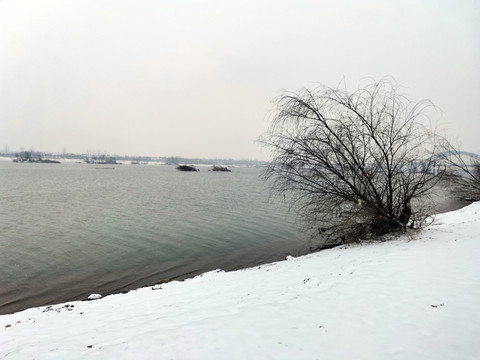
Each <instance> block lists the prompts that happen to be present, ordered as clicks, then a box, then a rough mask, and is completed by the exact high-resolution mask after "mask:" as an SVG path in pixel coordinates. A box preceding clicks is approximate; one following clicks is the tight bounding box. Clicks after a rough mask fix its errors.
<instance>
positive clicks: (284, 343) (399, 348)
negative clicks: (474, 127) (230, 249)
mask: <svg viewBox="0 0 480 360" xmlns="http://www.w3.org/2000/svg"><path fill="white" fill-rule="evenodd" d="M437 223H438V224H437V225H432V226H430V227H429V228H428V229H425V230H424V231H423V232H421V233H414V234H411V235H406V236H403V237H402V238H400V239H398V240H393V241H389V242H384V243H374V244H368V245H361V246H351V247H342V248H335V249H331V250H326V251H322V252H320V253H315V254H311V255H307V256H303V257H299V258H290V259H288V260H287V261H282V262H278V263H274V264H268V265H264V266H260V267H257V268H251V269H246V270H240V271H236V272H229V273H225V272H220V271H217V272H210V273H207V274H204V275H203V276H199V277H196V278H194V279H189V280H186V281H184V282H171V283H167V284H162V285H157V286H155V287H153V288H152V287H148V288H143V289H139V290H136V291H132V292H130V293H128V294H118V295H111V296H107V297H105V298H103V299H100V300H94V301H88V302H71V303H68V304H61V305H55V306H51V307H42V308H35V309H29V310H25V311H22V312H19V313H15V314H11V315H2V316H0V357H2V358H7V359H462V360H467V359H480V203H475V204H472V205H470V206H468V207H466V208H463V209H461V210H458V211H455V212H451V213H447V214H442V215H439V216H438V217H437Z"/></svg>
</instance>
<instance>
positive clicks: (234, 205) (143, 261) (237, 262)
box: [0, 161, 310, 313]
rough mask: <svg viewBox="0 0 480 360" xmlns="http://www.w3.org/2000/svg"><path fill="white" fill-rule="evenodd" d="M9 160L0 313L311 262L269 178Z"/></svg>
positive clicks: (0, 204) (246, 171)
mask: <svg viewBox="0 0 480 360" xmlns="http://www.w3.org/2000/svg"><path fill="white" fill-rule="evenodd" d="M207 170H208V167H204V168H201V171H200V172H194V173H191V172H179V171H176V170H175V168H174V167H171V166H160V165H155V166H153V165H152V166H142V165H121V166H119V165H116V166H106V165H92V164H74V163H69V164H19V163H13V162H6V161H1V162H0V224H1V229H0V264H1V267H0V313H9V312H14V311H18V310H21V309H25V308H27V307H32V306H39V305H44V304H50V303H55V302H63V301H70V300H74V299H84V298H86V297H87V296H88V295H89V294H91V293H100V294H108V293H113V292H121V291H127V290H129V289H133V288H138V287H140V286H145V285H149V284H154V283H156V282H157V281H159V280H162V279H174V278H178V279H181V278H184V277H186V276H193V275H195V274H198V273H201V272H204V271H207V270H213V269H217V268H221V269H224V270H232V269H237V268H241V267H245V266H253V265H256V264H260V263H265V262H269V261H275V260H280V259H283V258H285V256H286V255H288V254H295V255H298V254H302V253H306V252H308V247H309V245H310V243H309V240H308V237H307V236H306V235H302V232H301V231H299V229H298V226H297V225H296V223H295V217H294V215H293V214H291V213H289V211H288V208H287V206H286V205H285V204H283V203H282V202H279V201H273V200H271V199H269V193H268V189H267V185H266V183H265V182H264V181H263V180H262V179H261V176H260V174H261V170H260V169H251V168H233V171H232V172H230V173H226V172H209V171H207Z"/></svg>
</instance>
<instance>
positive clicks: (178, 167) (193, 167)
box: [175, 165, 200, 171]
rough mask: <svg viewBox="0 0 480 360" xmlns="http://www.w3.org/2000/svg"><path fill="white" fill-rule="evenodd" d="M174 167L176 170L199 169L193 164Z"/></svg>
mask: <svg viewBox="0 0 480 360" xmlns="http://www.w3.org/2000/svg"><path fill="white" fill-rule="evenodd" d="M175 169H177V170H178V171H200V170H199V169H197V168H196V167H195V166H193V165H178V166H177V167H176V168H175Z"/></svg>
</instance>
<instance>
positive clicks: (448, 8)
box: [0, 0, 480, 159]
mask: <svg viewBox="0 0 480 360" xmlns="http://www.w3.org/2000/svg"><path fill="white" fill-rule="evenodd" d="M385 75H391V76H393V77H394V78H395V79H396V81H397V82H398V83H400V84H402V85H404V86H405V91H404V92H405V93H406V94H407V95H408V96H409V97H410V98H411V99H413V100H420V99H423V98H428V99H430V100H431V101H433V102H434V103H435V104H436V105H437V106H438V107H439V108H440V109H441V110H442V113H440V114H438V119H435V120H438V121H439V124H440V126H441V127H444V128H451V134H452V136H455V137H458V139H459V140H460V141H461V143H462V145H463V148H464V149H465V150H469V151H475V152H480V140H479V139H480V105H479V103H478V102H479V101H480V2H479V1H478V0H443V1H442V0H436V1H434V0H423V1H417V0H415V1H408V0H401V1H394V0H392V1H387V0H384V1H380V0H378V1H374V0H319V1H314V0H310V1H308V0H295V1H292V0H288V1H285V0H275V1H262V0H241V1H225V0H204V1H203V0H202V1H201V0H198V1H194V0H176V1H175V0H155V1H154V0H137V1H133V0H130V1H127V0H82V1H74V0H68V1H67V0H0V148H2V149H3V148H4V147H5V145H6V144H8V146H9V147H10V149H11V150H18V149H20V147H21V146H23V147H24V148H25V149H30V148H31V147H33V148H34V149H35V150H41V151H54V152H55V151H58V152H60V151H62V149H63V148H66V150H67V151H68V152H80V153H81V152H85V151H87V150H91V151H95V152H96V151H97V150H101V151H106V152H108V153H110V154H130V155H153V156H174V155H179V156H185V157H232V158H237V159H265V158H267V152H266V151H265V150H264V149H262V148H261V147H260V146H259V145H258V144H256V143H255V140H256V139H257V137H258V136H259V135H261V134H262V133H263V132H264V131H265V130H266V128H267V126H268V116H267V115H268V111H269V110H270V109H271V107H272V104H271V102H270V101H271V100H272V98H274V97H275V96H277V95H278V94H279V93H280V91H281V90H282V89H286V90H298V89H300V88H302V87H305V86H306V87H314V86H315V83H323V84H326V85H331V86H336V85H337V84H339V82H340V81H341V80H342V79H345V82H346V84H347V86H348V87H349V88H352V89H355V88H356V87H357V86H358V84H359V82H361V80H362V79H364V78H365V77H373V78H376V79H379V78H381V77H383V76H385Z"/></svg>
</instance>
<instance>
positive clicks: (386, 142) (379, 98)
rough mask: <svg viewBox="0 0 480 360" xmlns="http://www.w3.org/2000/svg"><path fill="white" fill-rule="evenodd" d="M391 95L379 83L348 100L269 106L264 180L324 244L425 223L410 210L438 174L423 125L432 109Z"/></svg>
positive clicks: (331, 93)
mask: <svg viewBox="0 0 480 360" xmlns="http://www.w3.org/2000/svg"><path fill="white" fill-rule="evenodd" d="M398 88H399V87H398V86H397V85H396V84H395V83H394V82H393V81H391V80H389V79H383V80H381V81H379V82H373V83H371V84H369V85H368V86H367V87H365V88H364V89H360V90H358V91H356V92H353V93H349V92H348V91H347V90H343V89H339V88H331V87H328V86H319V87H318V88H316V89H314V90H307V89H303V90H301V91H299V92H298V93H285V94H283V95H281V96H280V97H278V98H277V99H275V100H274V103H275V104H276V112H275V116H274V119H273V121H272V124H271V127H270V129H269V131H268V132H267V133H266V134H265V135H264V136H263V137H262V138H261V139H260V142H261V143H263V144H265V145H267V146H268V147H270V148H271V150H272V152H273V161H272V162H271V163H270V164H269V166H268V167H267V169H266V171H265V177H266V178H267V179H270V180H272V183H273V190H274V191H276V192H278V193H280V194H283V195H284V196H285V195H288V196H289V198H290V197H291V199H292V200H293V204H294V205H295V206H296V208H297V210H298V211H299V214H300V215H301V218H302V219H303V220H304V221H305V223H306V224H307V226H308V227H309V228H310V229H311V230H312V232H313V233H314V234H317V235H321V236H322V237H324V243H325V244H328V243H332V244H338V243H343V242H348V241H353V240H357V239H359V237H362V236H365V235H367V234H373V235H382V234H386V233H388V232H392V231H396V230H405V228H406V226H412V227H418V226H419V224H420V223H421V221H422V220H423V219H424V218H425V217H426V215H428V214H425V213H422V212H421V211H419V209H416V208H414V206H413V207H412V205H414V202H415V200H417V199H419V198H420V197H422V196H424V195H425V194H427V193H428V191H429V190H430V189H431V188H432V187H433V186H434V185H435V184H436V183H437V182H438V181H439V179H440V178H441V176H442V175H443V173H444V170H445V169H444V167H443V166H442V165H441V164H439V163H438V162H437V161H436V158H435V157H434V156H433V155H434V154H435V153H436V152H437V137H438V136H437V134H436V133H435V131H433V130H431V129H430V127H429V126H428V125H427V124H425V121H426V120H427V123H428V119H427V117H426V115H425V111H426V109H427V108H429V107H430V106H432V104H431V103H430V102H429V101H426V100H424V101H420V102H417V103H412V102H410V101H409V100H408V99H407V98H406V97H404V96H403V95H401V94H399V93H398Z"/></svg>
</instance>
